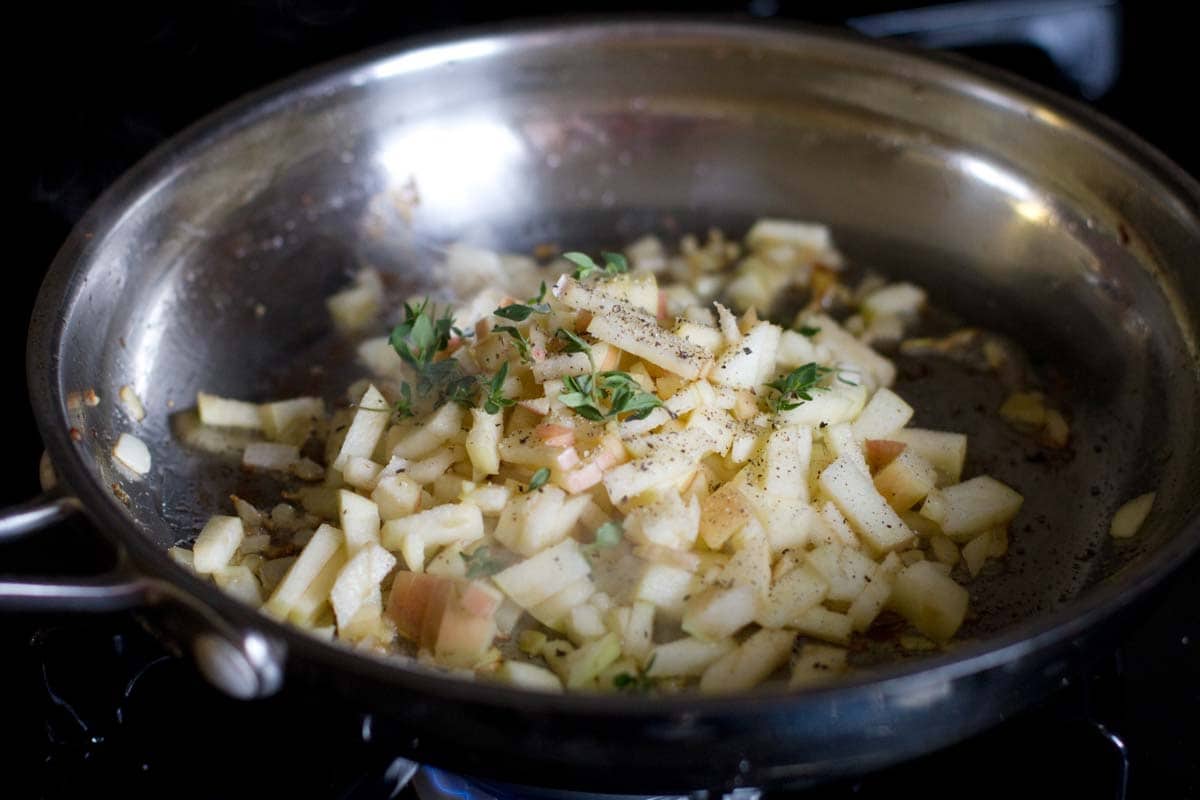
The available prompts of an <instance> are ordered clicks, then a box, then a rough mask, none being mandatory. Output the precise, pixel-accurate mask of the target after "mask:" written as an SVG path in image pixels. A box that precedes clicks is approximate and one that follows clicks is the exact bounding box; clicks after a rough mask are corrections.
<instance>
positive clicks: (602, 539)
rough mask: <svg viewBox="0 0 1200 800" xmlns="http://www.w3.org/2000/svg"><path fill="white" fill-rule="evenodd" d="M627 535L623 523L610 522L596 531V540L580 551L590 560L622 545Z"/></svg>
mask: <svg viewBox="0 0 1200 800" xmlns="http://www.w3.org/2000/svg"><path fill="white" fill-rule="evenodd" d="M624 535H625V531H624V529H623V528H622V527H621V523H619V522H614V521H611V520H610V521H609V522H606V523H604V524H603V525H601V526H600V527H599V528H597V529H596V538H595V539H593V540H592V543H591V544H585V545H583V547H581V548H580V550H582V551H583V554H584V555H585V556H587V557H588V558H595V557H596V556H598V555H599V554H600V551H601V550H611V549H612V548H614V547H616V546H617V545H618V544H620V543H621V539H622V537H623V536H624Z"/></svg>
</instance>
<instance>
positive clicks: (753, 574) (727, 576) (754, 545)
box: [718, 520, 771, 600]
mask: <svg viewBox="0 0 1200 800" xmlns="http://www.w3.org/2000/svg"><path fill="white" fill-rule="evenodd" d="M737 538H738V540H739V541H738V547H737V550H736V551H735V552H734V554H733V558H731V559H729V563H728V564H726V565H725V568H724V569H723V570H721V577H720V578H719V579H718V583H720V584H721V585H723V586H748V587H750V588H751V589H752V590H754V594H755V595H756V596H757V597H758V599H759V600H765V599H766V597H767V590H768V589H769V588H770V586H771V549H770V546H769V544H768V542H767V533H766V531H765V530H763V527H762V525H761V524H760V523H759V522H758V521H757V520H754V521H753V522H751V523H750V524H748V525H746V527H744V528H742V530H741V532H740V533H739V534H738V536H737Z"/></svg>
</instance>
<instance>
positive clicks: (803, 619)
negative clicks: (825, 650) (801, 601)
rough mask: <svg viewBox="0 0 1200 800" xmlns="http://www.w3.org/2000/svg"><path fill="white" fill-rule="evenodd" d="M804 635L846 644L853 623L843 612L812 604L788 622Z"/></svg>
mask: <svg viewBox="0 0 1200 800" xmlns="http://www.w3.org/2000/svg"><path fill="white" fill-rule="evenodd" d="M788 627H789V628H795V629H796V630H798V631H800V633H803V634H805V635H806V636H812V637H813V638H816V639H821V640H823V641H826V642H832V643H833V644H847V643H848V642H849V641H850V633H851V631H852V630H853V623H852V622H851V620H850V617H848V616H847V615H845V614H839V613H838V612H836V611H830V610H829V609H827V608H824V607H822V606H813V607H812V608H810V609H808V610H807V611H805V612H804V613H802V614H800V616H798V617H796V618H795V619H794V620H792V621H791V622H790V623H789V624H788Z"/></svg>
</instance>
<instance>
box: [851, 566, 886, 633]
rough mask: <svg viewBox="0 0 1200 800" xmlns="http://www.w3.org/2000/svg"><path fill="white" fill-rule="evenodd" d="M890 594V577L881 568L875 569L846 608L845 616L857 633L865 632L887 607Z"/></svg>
mask: <svg viewBox="0 0 1200 800" xmlns="http://www.w3.org/2000/svg"><path fill="white" fill-rule="evenodd" d="M891 596H892V579H891V577H890V576H889V575H888V574H887V573H886V572H885V571H884V570H883V569H877V570H875V573H874V574H873V575H872V576H871V580H870V582H869V583H867V585H866V587H865V588H863V590H862V592H861V593H860V594H859V595H858V597H856V598H854V602H853V603H851V604H850V608H848V609H847V610H846V616H847V617H849V618H850V625H851V627H852V628H853V629H854V630H855V631H857V632H858V633H864V632H866V631H867V629H868V628H870V627H871V623H873V622H874V621H875V618H876V617H878V616H879V614H880V613H881V612H882V611H883V609H884V608H886V607H887V602H888V600H889V599H891Z"/></svg>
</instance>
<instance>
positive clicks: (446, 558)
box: [425, 544, 467, 578]
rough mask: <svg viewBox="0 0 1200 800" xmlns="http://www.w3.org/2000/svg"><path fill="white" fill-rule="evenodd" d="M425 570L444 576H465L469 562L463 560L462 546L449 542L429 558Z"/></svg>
mask: <svg viewBox="0 0 1200 800" xmlns="http://www.w3.org/2000/svg"><path fill="white" fill-rule="evenodd" d="M425 572H426V573H427V574H429V575H436V576H438V577H442V578H465V577H466V576H467V562H466V561H464V560H463V551H462V547H460V546H459V545H458V544H448V545H446V546H445V547H443V548H442V549H441V551H440V552H439V553H438V554H437V555H436V556H434V557H433V558H431V559H430V560H429V563H428V564H426V565H425Z"/></svg>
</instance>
